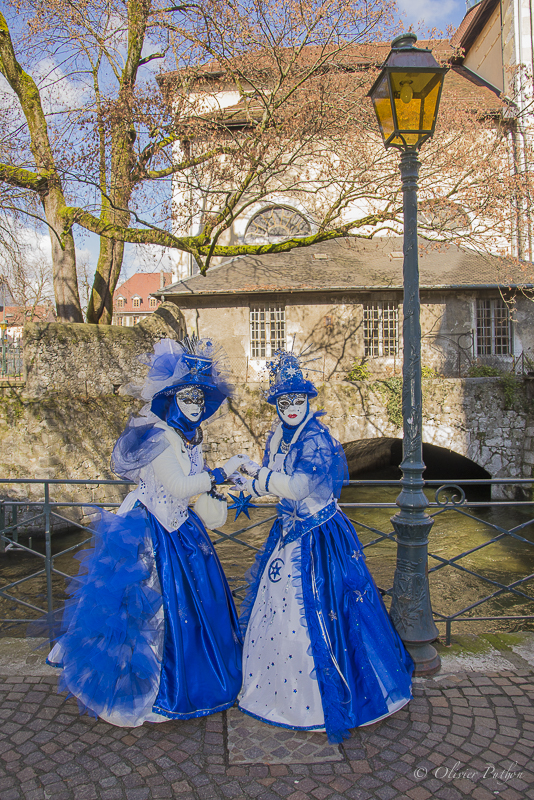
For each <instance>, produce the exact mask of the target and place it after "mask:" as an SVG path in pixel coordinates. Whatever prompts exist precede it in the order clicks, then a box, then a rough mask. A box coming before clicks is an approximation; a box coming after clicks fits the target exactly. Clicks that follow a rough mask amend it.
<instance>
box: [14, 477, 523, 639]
mask: <svg viewBox="0 0 534 800" xmlns="http://www.w3.org/2000/svg"><path fill="white" fill-rule="evenodd" d="M0 484H3V485H4V486H7V485H11V486H14V485H18V486H19V487H20V486H21V485H26V486H31V487H32V489H33V493H35V489H36V488H37V486H39V485H40V486H42V487H43V489H42V495H41V499H39V500H32V501H29V500H26V499H22V500H21V499H14V498H9V499H4V500H2V501H0V551H1V552H3V553H4V555H3V556H2V555H0V564H1V563H2V561H3V562H4V564H7V563H8V560H9V557H8V558H6V557H5V556H6V555H7V554H9V551H12V550H14V551H17V552H18V553H19V554H20V555H21V556H22V555H26V556H28V557H33V558H36V559H38V562H37V567H38V568H37V569H36V570H33V569H28V574H24V575H20V576H17V577H16V579H14V580H10V577H9V575H8V576H7V577H6V576H5V574H4V576H1V573H0V581H1V582H0V601H1V602H2V604H3V605H4V606H6V605H10V604H13V605H14V607H15V608H17V609H21V610H25V611H26V612H27V615H26V616H9V615H6V614H2V615H1V616H0V624H3V626H4V627H6V626H8V627H9V626H13V625H19V624H21V623H32V622H35V620H36V619H38V618H40V619H41V620H45V621H46V625H47V627H48V632H49V637H50V639H51V640H52V639H53V637H54V631H56V630H57V627H58V620H59V619H60V617H61V611H62V601H61V600H59V602H58V596H59V595H61V594H62V592H63V589H64V586H63V588H60V589H59V590H58V588H57V586H56V591H55V595H54V581H56V582H57V581H59V582H61V581H65V580H71V579H72V578H73V577H75V574H74V573H75V572H76V570H75V569H73V570H72V573H73V574H69V573H68V572H65V571H64V570H63V569H60V568H59V567H58V566H57V564H58V561H59V560H60V559H64V557H65V556H67V555H68V554H69V553H74V552H76V551H78V550H80V549H81V548H83V547H84V545H86V544H87V543H88V542H89V541H90V539H91V535H92V533H93V531H92V528H91V525H90V524H82V522H80V521H76V520H73V519H71V518H69V517H68V516H65V514H64V510H65V509H68V508H70V509H77V510H78V512H77V513H78V514H79V513H80V509H84V508H87V507H91V508H93V509H95V507H96V508H106V509H112V508H117V507H118V505H119V503H118V502H111V501H110V502H98V498H96V499H95V498H93V500H88V501H87V502H66V501H61V500H59V501H56V500H54V499H53V498H52V495H53V493H54V489H56V490H57V488H59V487H66V486H79V487H80V488H81V487H82V486H84V487H91V491H92V494H93V496H94V494H95V492H96V493H98V491H99V490H102V488H103V487H105V486H108V487H113V488H114V490H117V491H118V492H122V493H126V490H127V488H128V487H129V486H131V484H130V483H128V482H127V481H117V480H108V481H106V480H87V481H84V480H70V481H68V480H61V479H49V480H39V479H1V480H0ZM350 486H351V487H353V489H356V490H357V491H358V492H360V491H361V492H367V493H369V492H373V491H376V490H380V492H382V493H389V494H390V495H391V497H386V498H385V499H384V502H377V501H376V499H373V498H371V499H367V500H366V501H359V502H342V503H340V506H341V507H342V509H343V510H344V511H345V513H347V515H348V516H350V517H351V519H352V521H353V523H354V526H355V528H356V530H357V532H358V535H359V537H360V540H361V541H362V545H363V548H364V551H365V552H366V556H367V557H368V563H369V562H371V563H370V566H371V572H373V574H374V575H375V579H376V580H377V583H378V585H379V586H380V584H381V583H385V584H386V586H388V588H380V591H381V592H382V594H383V595H384V597H385V599H386V600H387V598H388V596H390V595H391V592H392V588H391V584H392V578H393V570H394V565H395V551H396V540H395V534H394V532H393V529H392V526H390V525H389V516H390V515H391V513H393V512H395V511H396V510H397V506H396V504H395V502H394V497H395V495H396V493H397V492H398V489H399V482H398V481H394V480H391V481H358V480H356V481H351V482H350ZM426 487H427V489H431V490H432V491H435V494H434V497H433V498H431V499H430V505H429V509H428V513H429V514H430V516H432V517H433V518H434V526H433V528H432V531H431V533H430V544H429V570H428V572H429V579H430V590H431V594H432V593H433V594H434V597H433V605H434V619H435V622H436V624H437V625H438V626H441V625H442V626H444V632H445V643H446V644H450V641H451V633H452V626H453V625H457V624H459V623H481V622H488V621H493V622H503V623H504V622H506V623H507V624H508V625H511V624H514V625H517V624H518V623H519V622H520V621H522V622H523V623H524V622H529V623H530V622H532V621H534V593H533V592H532V588H533V586H532V584H531V583H530V582H531V581H532V580H533V579H534V500H529V499H523V500H491V499H489V496H490V495H489V492H490V491H495V489H496V488H497V487H500V490H501V492H502V491H505V492H510V491H515V492H522V493H523V496H530V493H531V490H532V489H533V488H534V480H530V479H517V480H516V479H494V480H479V479H476V480H462V481H461V486H460V485H458V484H454V483H451V482H447V483H445V482H444V481H437V480H429V481H427V482H426ZM474 487H477V488H478V489H479V490H480V489H481V488H485V490H486V493H487V495H486V497H484V498H483V499H470V500H468V499H467V498H466V494H465V492H466V491H468V492H470V490H471V489H473V488H474ZM116 496H117V495H116ZM4 497H5V494H4ZM95 510H96V509H95ZM273 512H275V504H274V503H269V502H267V503H265V504H261V506H258V507H257V508H256V509H254V510H253V511H252V513H253V514H255V515H257V518H256V519H253V520H251V522H250V524H247V525H246V526H245V527H239V523H238V522H229V523H227V524H226V526H224V528H223V529H221V530H215V531H213V541H214V544H215V546H216V547H217V549H218V552H219V556H220V557H221V561H222V562H223V565H224V566H225V569H226V571H227V575H228V577H229V581H230V585H231V587H232V592H233V595H234V597H235V598H236V600H237V601H238V602H239V601H240V600H242V599H243V596H244V590H245V587H246V582H245V580H244V571H245V570H244V567H243V563H241V565H240V566H239V564H238V562H237V561H235V555H234V561H233V562H231V561H229V559H228V558H227V557H226V556H227V554H228V552H230V551H231V552H233V553H235V552H237V551H236V550H235V548H238V550H239V549H241V550H242V553H243V556H244V561H246V560H247V559H246V557H245V556H246V554H248V556H249V558H248V560H249V561H250V560H251V557H252V556H253V555H254V554H255V553H256V552H257V551H258V549H259V548H260V546H261V543H262V541H263V540H264V539H265V538H266V533H267V526H268V525H270V524H271V523H272V521H273V520H274V519H275V517H276V513H273ZM369 512H372V513H373V514H374V515H375V516H374V519H373V520H369V519H368V516H369ZM377 514H378V517H380V516H381V515H383V517H384V518H383V519H378V523H379V524H378V523H377ZM512 516H515V521H514V524H513V525H510V524H509V523H510V519H511V517H512ZM229 517H230V518H231V512H230V514H229ZM501 517H502V519H501ZM445 520H448V521H447V522H445ZM505 521H508V525H505V524H503V523H504V522H505ZM57 524H61V525H63V526H64V527H67V528H68V530H69V531H70V532H71V533H72V532H73V531H80V532H81V534H82V536H81V540H80V541H77V542H75V543H74V544H72V545H70V546H68V547H66V548H64V549H61V550H59V551H58V552H53V543H54V540H55V539H56V537H57V538H59V534H58V533H55V532H54V530H53V529H54V525H56V526H57ZM461 525H463V526H464V529H466V530H468V531H469V530H476V535H474V534H469V532H468V535H471V537H472V538H473V536H474V540H473V541H472V542H471V544H470V546H469V547H468V548H467V549H465V550H463V551H461V552H449V551H450V550H451V543H450V542H449V544H448V545H447V542H446V541H445V539H446V533H447V530H448V531H450V530H457V529H459V528H460V526H461ZM261 526H265V530H264V531H262V530H261ZM466 526H467V528H466ZM473 526H474V527H473ZM386 527H390V528H391V529H390V530H386V529H384V528H386ZM259 529H260V530H259ZM444 534H445V539H444ZM36 540H37V541H38V543H39V544H40V547H37V546H34V541H36ZM444 542H445V549H446V550H447V552H444V550H443V544H444ZM384 545H386V546H387V548H388V549H387V552H386V551H385V550H384V548H383V546H384ZM229 546H230V548H229ZM440 546H441V552H440ZM496 546H497V547H498V552H497V553H495V554H494V556H493V557H488V558H487V562H486V565H485V568H484V569H483V570H482V571H478V569H477V568H476V560H477V558H480V557H481V554H487V553H489V551H488V548H492V547H493V548H495V547H496ZM232 547H233V548H234V549H233V550H232ZM238 558H241V556H239V557H238ZM225 560H226V561H227V562H229V566H228V565H226V564H225ZM241 560H242V562H243V559H241ZM508 562H510V563H508ZM514 564H515V566H514ZM517 564H520V567H518V566H517ZM235 565H238V569H237V570H236V569H235ZM384 565H385V567H386V568H385V569H384V568H383V567H384ZM72 566H74V565H72ZM447 568H449V569H450V570H452V572H451V573H448V578H447V580H446V581H445V583H444V584H439V581H440V575H442V574H443V570H445V569H447ZM519 569H520V570H522V574H519V572H518V570H519ZM5 571H9V570H8V569H7V570H5ZM5 571H4V572H5ZM232 571H234V572H237V574H235V575H232V574H230V573H231V572H232ZM523 573H524V574H523ZM11 577H13V576H11ZM35 580H41V581H43V580H44V591H41V592H39V593H38V594H37V600H44V603H39V604H38V603H37V600H36V599H34V596H33V595H32V594H31V593H29V592H26V593H25V592H24V590H23V587H24V586H28V582H30V581H35ZM455 581H456V583H455ZM458 581H460V582H458ZM529 584H530V585H529ZM441 586H446V587H448V589H447V591H449V593H451V592H452V594H454V591H456V590H455V586H456V588H457V594H458V596H460V595H466V594H467V595H469V593H470V592H474V595H476V596H474V595H473V596H472V597H468V602H467V603H465V601H462V602H461V603H460V605H461V606H462V607H461V608H455V609H451V608H446V607H444V606H443V602H442V601H444V602H445V606H446V605H447V603H448V602H452V600H454V599H455V598H453V597H452V594H451V597H450V598H448V599H447V597H445V596H444V592H443V590H442V588H440V587H441ZM436 587H437V589H436ZM473 587H474V588H473ZM433 589H436V591H435V592H433ZM446 593H447V592H445V594H446ZM456 599H458V598H456ZM503 600H506V602H507V603H509V604H510V603H511V604H512V606H513V604H514V603H515V604H516V605H517V604H519V608H516V610H517V612H518V613H489V612H488V613H486V614H479V613H478V612H479V611H483V610H484V609H488V608H489V609H490V611H492V610H493V611H495V610H497V611H498V610H499V609H498V608H497V609H496V606H498V605H499V602H498V601H503ZM492 607H493V608H492ZM501 610H502V609H501ZM28 612H29V615H28ZM0 613H1V612H0Z"/></svg>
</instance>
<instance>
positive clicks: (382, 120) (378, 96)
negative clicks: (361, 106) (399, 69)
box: [372, 75, 395, 141]
mask: <svg viewBox="0 0 534 800" xmlns="http://www.w3.org/2000/svg"><path fill="white" fill-rule="evenodd" d="M372 100H373V105H374V107H375V113H376V117H377V119H378V125H379V127H380V132H381V134H382V136H383V138H384V141H387V140H388V139H389V138H390V136H392V135H393V133H394V132H395V123H394V120H393V110H392V108H391V100H390V96H389V80H388V76H387V75H382V77H381V79H380V81H379V83H378V84H377V87H376V89H375V91H374V92H373V96H372Z"/></svg>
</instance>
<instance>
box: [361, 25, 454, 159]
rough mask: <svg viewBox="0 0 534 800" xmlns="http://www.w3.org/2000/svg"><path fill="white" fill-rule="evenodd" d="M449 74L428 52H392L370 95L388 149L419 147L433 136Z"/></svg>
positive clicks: (408, 49) (407, 49) (401, 49)
mask: <svg viewBox="0 0 534 800" xmlns="http://www.w3.org/2000/svg"><path fill="white" fill-rule="evenodd" d="M413 38H414V39H415V37H413ZM394 44H395V43H394ZM445 72H446V68H444V67H440V66H439V64H438V63H437V61H436V60H435V59H434V57H433V55H432V53H431V52H430V51H428V50H418V49H417V48H415V47H413V46H412V47H407V46H406V44H404V45H403V46H402V47H400V49H398V50H392V51H391V53H390V54H389V56H388V58H387V61H386V63H385V65H384V67H383V69H382V72H381V74H380V75H379V77H378V78H377V80H376V82H375V84H374V86H373V88H372V89H371V91H370V92H369V96H370V97H371V99H372V101H373V105H374V109H375V113H376V116H377V119H378V124H379V126H380V132H381V134H382V137H383V139H384V144H385V145H386V147H398V148H400V149H403V150H404V149H408V148H416V147H419V146H420V145H421V144H422V143H423V142H424V141H426V139H428V138H430V137H431V136H432V135H433V133H434V128H435V125H436V117H437V111H438V106H439V100H440V97H441V89H442V86H443V79H444V76H445Z"/></svg>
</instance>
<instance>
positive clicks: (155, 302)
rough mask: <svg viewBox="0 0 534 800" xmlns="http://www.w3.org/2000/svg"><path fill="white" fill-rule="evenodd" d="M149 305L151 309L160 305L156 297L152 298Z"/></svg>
mask: <svg viewBox="0 0 534 800" xmlns="http://www.w3.org/2000/svg"><path fill="white" fill-rule="evenodd" d="M148 305H149V308H156V307H157V305H158V301H157V300H156V298H155V297H151V298H150V300H149V301H148Z"/></svg>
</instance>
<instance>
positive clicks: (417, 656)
mask: <svg viewBox="0 0 534 800" xmlns="http://www.w3.org/2000/svg"><path fill="white" fill-rule="evenodd" d="M404 646H405V648H406V649H407V651H408V652H409V654H410V655H411V657H412V659H413V662H414V664H415V671H414V677H415V678H429V677H430V676H431V675H435V674H436V672H439V670H440V669H441V659H440V657H439V655H438V653H437V650H436V648H435V647H432V645H431V644H428V643H426V642H425V643H422V644H417V643H416V642H414V643H412V642H404Z"/></svg>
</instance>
